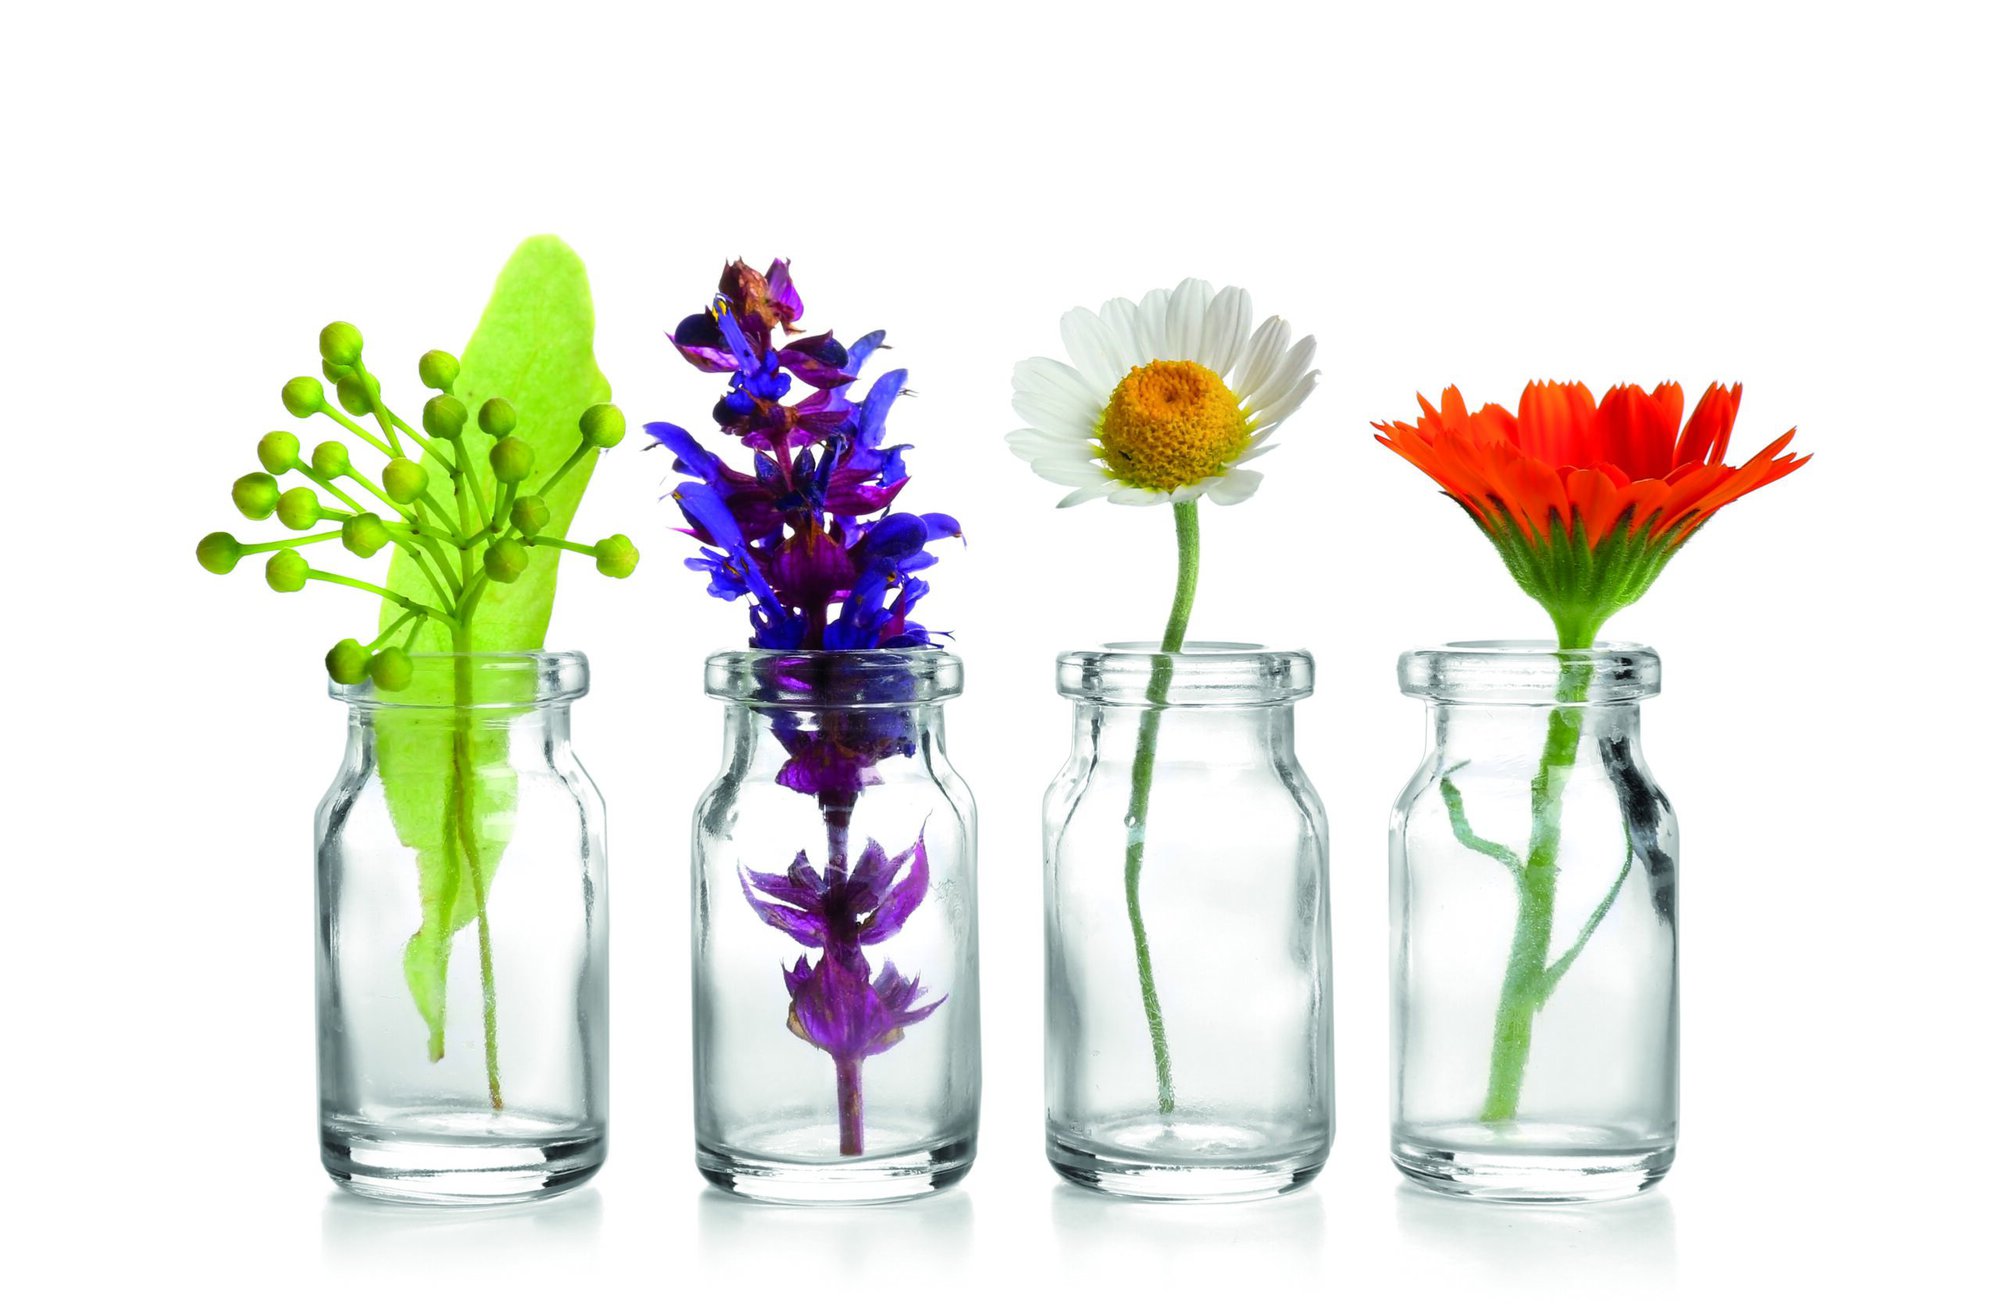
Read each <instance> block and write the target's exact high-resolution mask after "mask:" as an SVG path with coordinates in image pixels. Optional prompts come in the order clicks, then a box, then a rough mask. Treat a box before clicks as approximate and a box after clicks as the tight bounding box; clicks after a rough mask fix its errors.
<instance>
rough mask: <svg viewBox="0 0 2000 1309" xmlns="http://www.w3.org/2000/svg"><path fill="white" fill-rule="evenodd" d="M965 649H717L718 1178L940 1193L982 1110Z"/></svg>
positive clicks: (711, 797) (708, 1139)
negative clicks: (948, 736) (962, 701)
mask: <svg viewBox="0 0 2000 1309" xmlns="http://www.w3.org/2000/svg"><path fill="white" fill-rule="evenodd" d="M962 679H963V672H962V668H961V665H960V664H959V661H958V659H957V658H955V657H954V656H952V655H949V654H946V653H944V652H943V651H940V650H934V649H910V650H846V651H769V650H736V651H725V652H723V653H720V654H716V655H713V656H711V657H710V658H709V660H708V669H707V687H708V694H709V695H711V696H714V697H715V698H717V699H719V700H722V701H723V702H724V703H725V705H726V711H725V714H724V727H723V757H722V770H721V772H720V774H719V775H718V776H717V777H716V779H715V781H714V782H713V783H711V784H710V786H709V788H708V791H707V793H706V794H704V795H703V796H702V798H701V802H700V804H699V805H698V806H697V808H696V810H695V820H694V887H693V889H694V1076H695V1097H694V1100H695V1141H696V1162H697V1165H698V1166H699V1168H700V1169H701V1172H702V1175H703V1176H705V1177H706V1178H708V1180H709V1181H711V1182H713V1183H714V1184H715V1185H717V1186H719V1187H722V1188H724V1189H725V1190H729V1191H733V1192H737V1193H739V1194H742V1195H746V1196H750V1197H753V1198H755V1199H760V1200H771V1201H778V1202H784V1203H794V1204H865V1203H873V1202H879V1201H885V1200H898V1199H904V1198H907V1197H910V1196H915V1195H922V1194H925V1193H927V1192H930V1191H936V1190H941V1189H943V1188H944V1187H947V1186H950V1185H952V1184H953V1183H955V1182H957V1181H958V1180H959V1179H960V1178H962V1177H963V1176H964V1175H965V1173H966V1171H967V1170H968V1169H969V1168H970V1167H971V1166H972V1156H973V1148H974V1142H975V1139H976V1136H977V1133H978V1126H979V1071H980V1070H979V956H978V939H979V938H978V907H977V900H976V894H975V891H976V886H975V879H974V858H975V828H974V816H973V806H972V795H971V792H969V791H968V790H967V789H966V786H965V783H964V782H963V781H962V780H961V779H960V778H959V776H958V773H957V772H956V771H954V770H953V768H952V766H951V762H950V760H948V759H947V758H946V757H945V747H944V701H946V700H948V699H950V698H951V697H953V696H955V695H957V694H958V693H959V690H960V687H961V684H962Z"/></svg>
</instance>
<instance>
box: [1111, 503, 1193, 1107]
mask: <svg viewBox="0 0 2000 1309" xmlns="http://www.w3.org/2000/svg"><path fill="white" fill-rule="evenodd" d="M1196 503H1197V502H1196V501H1193V500H1184V501H1181V502H1180V503H1178V504H1176V505H1175V506H1174V538H1175V541H1176V543H1177V545H1178V546H1179V551H1180V568H1179V572H1178V575H1177V577H1176V580H1175V583H1174V607H1173V609H1172V611H1171V612H1170V613H1168V615H1167V630H1166V633H1165V635H1163V636H1162V637H1161V638H1160V654H1159V655H1158V657H1156V658H1155V659H1154V660H1153V677H1152V680H1151V681H1150V682H1149V683H1147V686H1146V698H1147V699H1148V700H1150V701H1151V702H1152V705H1153V707H1150V708H1147V709H1145V710H1143V711H1142V712H1141V713H1140V716H1139V748H1138V750H1137V751H1136V752H1135V753H1134V754H1133V756H1132V801H1131V803H1130V804H1129V805H1128V806H1127V807H1126V810H1125V832H1126V837H1125V913H1126V916H1127V917H1128V918H1130V919H1131V920H1132V946H1133V949H1134V951H1135V952H1136V953H1137V954H1138V958H1139V996H1140V999H1141V1000H1142V1001H1144V1003H1145V1006H1146V1028H1147V1030H1148V1031H1149V1032H1150V1033H1151V1035H1152V1041H1153V1072H1154V1074H1155V1076H1156V1077H1157V1079H1158V1081H1159V1093H1160V1096H1159V1098H1160V1113H1161V1114H1163V1115H1164V1114H1171V1113H1172V1112H1173V1111H1174V1061H1173V1057H1172V1055H1170V1054H1169V1053H1168V1051H1167V1024H1166V1020H1165V1019H1164V1018H1163V1017H1161V1015H1160V993H1159V990H1158V989H1157V988H1156V987H1155V986H1154V984H1153V951H1152V947H1151V945H1150V944H1149V943H1148V942H1147V939H1146V920H1145V917H1144V916H1143V915H1142V914H1141V913H1140V911H1139V871H1140V867H1141V865H1142V864H1143V863H1144V862H1145V858H1146V815H1147V812H1148V811H1149V810H1150V809H1151V807H1152V796H1153V762H1154V759H1155V758H1156V756H1157V754H1158V747H1159V742H1160V717H1161V713H1162V708H1161V707H1162V706H1164V705H1165V704H1166V702H1167V688H1168V687H1169V686H1170V685H1171V684H1172V682H1173V677H1174V661H1173V656H1174V655H1177V654H1179V653H1180V652H1181V647H1182V645H1183V644H1184V643H1185V642H1186V640H1187V628H1188V615H1189V614H1190V613H1192V612H1193V610H1194V588H1195V582H1196V580H1197V579H1198V578H1199V576H1200V574H1201V525H1200V523H1199V521H1198V520H1197V518H1196V509H1195V506H1196Z"/></svg>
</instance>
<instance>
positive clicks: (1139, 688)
mask: <svg viewBox="0 0 2000 1309" xmlns="http://www.w3.org/2000/svg"><path fill="white" fill-rule="evenodd" d="M1163 659H1164V660H1167V661H1168V662H1169V665H1170V668H1171V672H1170V675H1169V678H1168V681H1167V686H1166V691H1165V693H1164V695H1163V696H1160V697H1157V698H1156V697H1155V696H1154V694H1153V690H1152V684H1153V677H1154V674H1155V672H1156V671H1157V670H1158V668H1159V666H1160V661H1161V660H1163ZM1056 691H1057V693H1058V694H1060V695H1062V696H1063V697H1065V698H1066V699H1070V700H1076V701H1080V702H1082V703H1086V704H1100V705H1117V706H1139V707H1143V706H1146V705H1161V706H1165V707H1167V708H1178V707H1189V708H1200V707H1221V706H1229V707H1236V708H1249V707H1255V706H1259V705H1280V704H1290V703H1292V702H1293V701H1295V700H1303V699H1305V698H1306V697H1307V696H1309V695H1311V694H1312V691H1313V657H1312V655H1311V653H1310V652H1308V651H1305V650H1274V649H1268V648H1266V647H1264V646H1261V645H1257V644H1255V643H1254V642H1248V641H1189V642H1187V643H1186V645H1184V646H1183V647H1182V648H1181V649H1180V650H1179V651H1177V652H1175V653H1173V654H1163V653H1161V651H1160V643H1159V642H1158V641H1112V642H1107V643H1106V644H1104V645H1102V646H1096V647H1092V648H1089V649H1083V650H1065V651H1063V652H1062V653H1061V654H1060V655H1058V656H1056Z"/></svg>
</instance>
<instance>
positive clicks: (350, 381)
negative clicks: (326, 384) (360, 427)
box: [333, 373, 375, 418]
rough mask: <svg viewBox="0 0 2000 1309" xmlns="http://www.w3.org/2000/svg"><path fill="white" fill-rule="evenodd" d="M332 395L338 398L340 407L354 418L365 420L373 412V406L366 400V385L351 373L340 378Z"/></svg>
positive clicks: (372, 403) (370, 401)
mask: <svg viewBox="0 0 2000 1309" xmlns="http://www.w3.org/2000/svg"><path fill="white" fill-rule="evenodd" d="M333 393H334V394H335V395H337V396H339V397H340V407H341V408H342V409H345V410H346V411H347V412H348V413H350V414H353V415H354V416H355V417H356V418H366V417H367V416H368V415H369V414H372V413H374V412H375V404H374V402H373V401H372V400H370V399H369V398H368V386H367V384H366V383H364V382H363V381H362V380H361V379H360V378H359V377H356V376H355V375H354V374H353V373H349V374H348V375H347V376H345V377H343V378H341V379H340V384H339V385H338V386H336V387H334V388H333Z"/></svg>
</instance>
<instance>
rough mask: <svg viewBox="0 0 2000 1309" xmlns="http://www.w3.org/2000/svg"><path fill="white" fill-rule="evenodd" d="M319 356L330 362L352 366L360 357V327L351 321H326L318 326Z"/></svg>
mask: <svg viewBox="0 0 2000 1309" xmlns="http://www.w3.org/2000/svg"><path fill="white" fill-rule="evenodd" d="M319 357H320V358H322V359H324V360H326V361H327V362H328V363H330V364H345V365H347V366H349V367H352V366H353V364H354V361H355V360H357V359H359V358H360V357H361V329H360V328H358V327H356V326H355V325H354V324H352V323H328V324H327V325H326V326H325V327H322V328H320V329H319Z"/></svg>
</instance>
